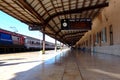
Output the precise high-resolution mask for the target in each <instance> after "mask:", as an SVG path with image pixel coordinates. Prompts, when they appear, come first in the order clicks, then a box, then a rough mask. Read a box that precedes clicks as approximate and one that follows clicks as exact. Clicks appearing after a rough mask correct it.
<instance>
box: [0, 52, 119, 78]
mask: <svg viewBox="0 0 120 80" xmlns="http://www.w3.org/2000/svg"><path fill="white" fill-rule="evenodd" d="M0 80H120V57H119V56H113V55H108V54H99V53H88V52H81V51H78V50H69V51H66V50H64V51H63V52H60V51H58V52H57V53H55V52H54V51H50V52H46V54H44V55H41V54H40V52H31V53H30V52H28V53H18V54H1V55H0Z"/></svg>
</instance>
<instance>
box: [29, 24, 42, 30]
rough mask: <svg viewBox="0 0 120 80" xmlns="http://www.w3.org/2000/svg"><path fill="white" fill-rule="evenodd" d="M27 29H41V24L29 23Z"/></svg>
mask: <svg viewBox="0 0 120 80" xmlns="http://www.w3.org/2000/svg"><path fill="white" fill-rule="evenodd" d="M29 30H41V26H38V25H29Z"/></svg>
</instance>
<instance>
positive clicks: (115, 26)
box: [76, 0, 120, 55]
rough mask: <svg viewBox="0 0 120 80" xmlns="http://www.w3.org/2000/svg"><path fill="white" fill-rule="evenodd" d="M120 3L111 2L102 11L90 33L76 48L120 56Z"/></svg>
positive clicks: (116, 1) (111, 0)
mask: <svg viewBox="0 0 120 80" xmlns="http://www.w3.org/2000/svg"><path fill="white" fill-rule="evenodd" d="M119 3H120V1H119V0H110V2H109V6H108V7H105V8H104V9H102V10H101V11H100V12H99V14H98V15H97V16H96V18H95V19H94V20H93V22H92V30H90V31H88V32H87V33H86V34H85V35H84V36H83V37H82V38H81V39H80V40H79V42H77V45H76V47H79V48H81V49H83V48H85V50H89V51H93V52H98V53H107V54H114V55H120V15H119V14H120V11H119V9H120V5H119Z"/></svg>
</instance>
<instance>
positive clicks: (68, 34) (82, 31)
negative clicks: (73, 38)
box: [61, 31, 87, 38]
mask: <svg viewBox="0 0 120 80" xmlns="http://www.w3.org/2000/svg"><path fill="white" fill-rule="evenodd" d="M84 32H87V31H79V32H74V33H68V34H64V35H62V36H61V38H63V37H65V36H68V35H75V34H79V33H84Z"/></svg>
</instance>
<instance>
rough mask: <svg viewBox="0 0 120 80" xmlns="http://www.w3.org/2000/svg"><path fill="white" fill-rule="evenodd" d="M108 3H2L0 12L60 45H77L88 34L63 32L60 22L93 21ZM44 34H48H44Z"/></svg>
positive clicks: (0, 0)
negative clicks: (78, 19)
mask: <svg viewBox="0 0 120 80" xmlns="http://www.w3.org/2000/svg"><path fill="white" fill-rule="evenodd" d="M108 2H109V0H0V10H2V11H3V12H5V13H7V14H9V15H11V16H13V17H15V18H16V19H18V20H20V21H21V22H23V23H26V24H28V25H29V26H31V27H35V26H39V27H40V28H39V30H40V31H41V32H44V33H45V34H47V35H49V36H51V37H52V38H55V39H57V40H58V41H60V42H62V43H65V44H68V45H74V44H76V42H77V41H79V40H80V38H81V37H82V36H83V35H84V34H85V32H87V31H83V30H61V19H67V18H69V19H73V18H91V19H92V20H93V19H94V18H95V17H96V15H97V14H98V13H99V12H100V10H101V9H102V8H104V7H106V6H108ZM44 30H45V31H44Z"/></svg>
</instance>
